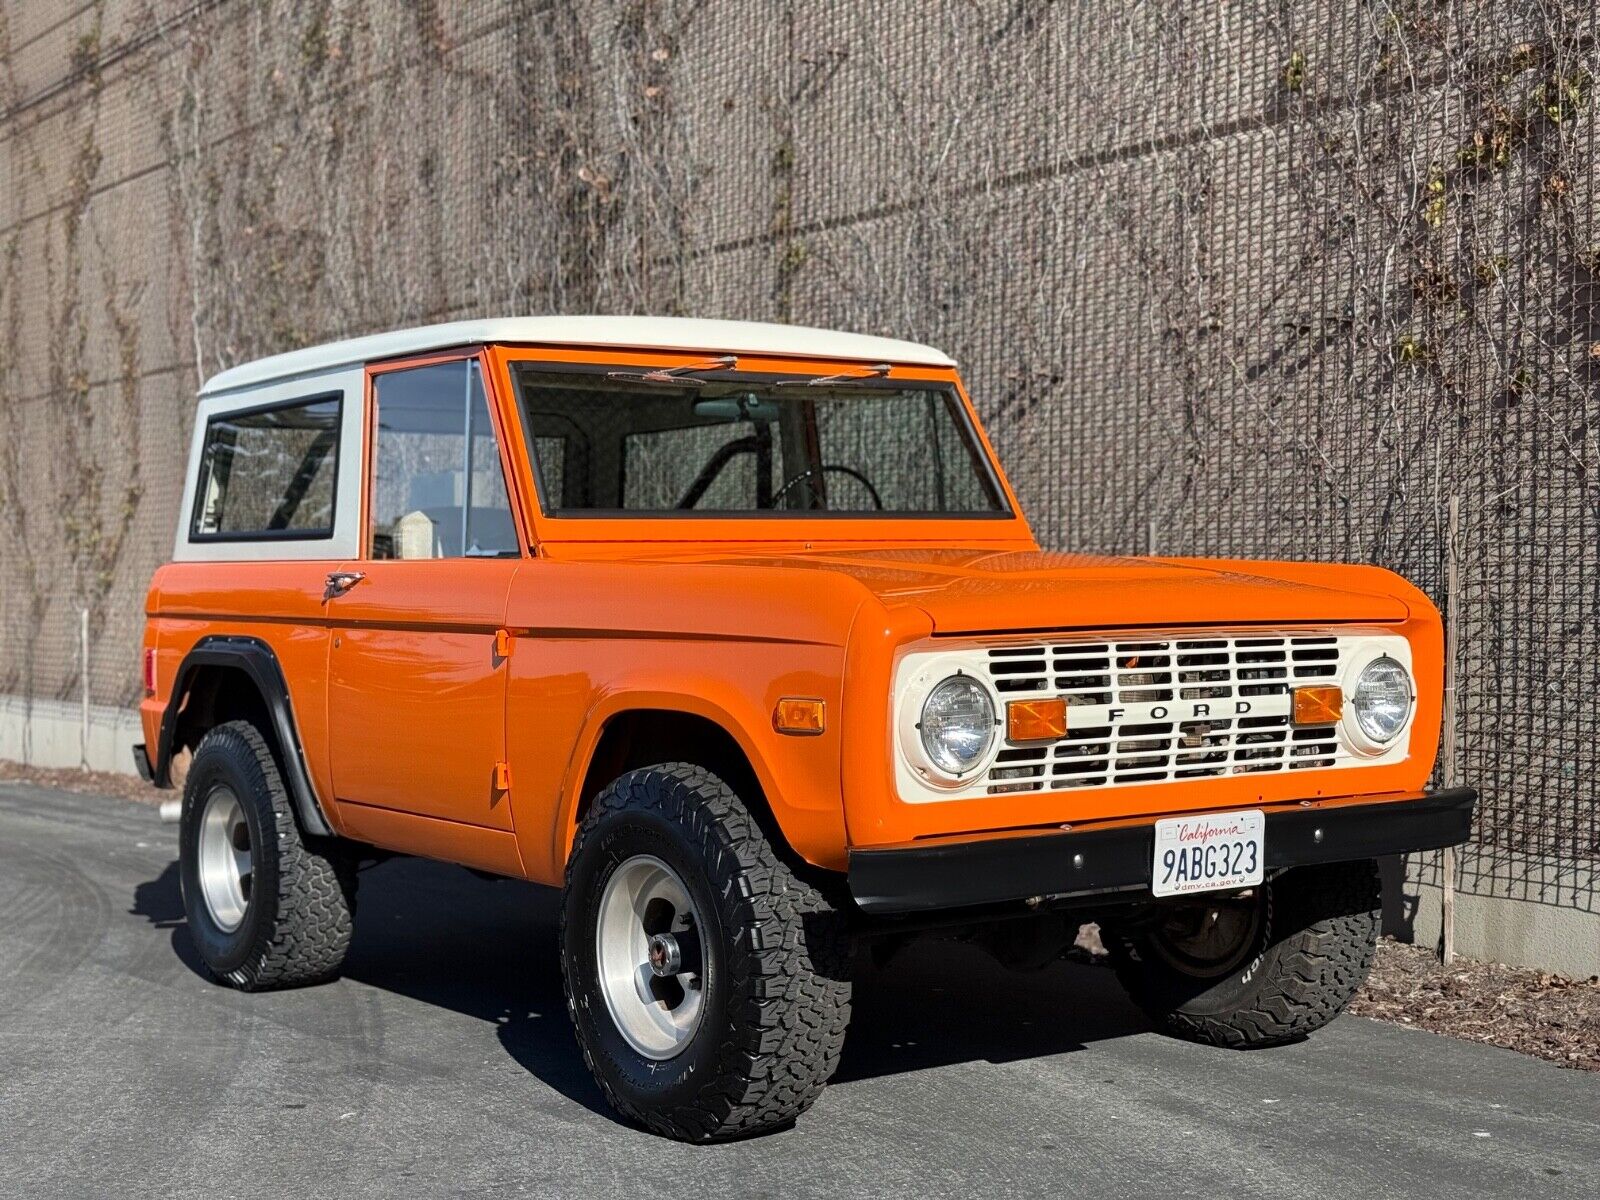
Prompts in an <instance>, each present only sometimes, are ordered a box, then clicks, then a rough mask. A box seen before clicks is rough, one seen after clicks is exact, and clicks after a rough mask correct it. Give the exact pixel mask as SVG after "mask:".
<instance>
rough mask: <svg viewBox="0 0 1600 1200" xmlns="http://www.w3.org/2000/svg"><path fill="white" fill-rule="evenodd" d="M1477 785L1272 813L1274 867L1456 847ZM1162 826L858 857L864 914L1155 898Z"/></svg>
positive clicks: (854, 872)
mask: <svg viewBox="0 0 1600 1200" xmlns="http://www.w3.org/2000/svg"><path fill="white" fill-rule="evenodd" d="M1477 799H1478V792H1477V789H1475V788H1451V789H1449V790H1448V791H1441V792H1423V793H1417V794H1415V795H1410V796H1405V797H1395V798H1393V799H1388V800H1383V801H1379V802H1377V803H1373V804H1337V805H1327V804H1326V803H1324V802H1317V803H1316V804H1314V805H1313V806H1311V807H1293V808H1279V809H1269V810H1267V818H1266V870H1267V872H1268V873H1269V874H1270V873H1271V872H1273V871H1278V870H1282V869H1283V868H1285V867H1303V866H1309V865H1311V864H1313V863H1330V862H1350V861H1353V860H1355V859H1361V858H1376V857H1378V856H1379V855H1382V854H1405V853H1410V852H1412V851H1416V850H1437V849H1439V848H1440V847H1442V846H1456V845H1459V844H1460V843H1462V842H1464V841H1466V840H1467V836H1468V835H1469V834H1470V833H1471V832H1472V809H1473V805H1474V804H1475V803H1476V802H1477ZM1154 854H1155V826H1154V824H1142V825H1121V826H1115V827H1113V828H1109V829H1094V828H1089V829H1083V830H1071V831H1052V832H1050V833H1033V834H1019V835H1012V836H1004V837H986V838H978V839H969V840H966V841H938V842H928V843H926V844H922V845H910V846H897V847H893V848H890V849H883V850H852V851H851V852H850V876H849V878H850V891H851V894H852V895H853V896H854V897H855V901H856V903H857V904H858V905H860V907H861V909H862V910H863V911H864V912H868V913H874V914H876V913H910V912H927V911H930V910H933V909H947V908H973V907H979V906H982V905H989V904H1004V903H1006V902H1007V901H1016V900H1028V899H1032V898H1034V897H1043V898H1046V899H1049V898H1057V897H1068V896H1094V895H1097V894H1100V893H1108V892H1129V893H1136V892H1139V891H1144V892H1146V893H1147V894H1148V891H1149V886H1150V865H1151V860H1152V858H1153V857H1154Z"/></svg>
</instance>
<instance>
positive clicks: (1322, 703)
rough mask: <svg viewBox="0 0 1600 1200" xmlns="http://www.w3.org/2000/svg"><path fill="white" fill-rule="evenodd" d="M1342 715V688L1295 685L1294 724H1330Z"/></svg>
mask: <svg viewBox="0 0 1600 1200" xmlns="http://www.w3.org/2000/svg"><path fill="white" fill-rule="evenodd" d="M1342 716H1344V690H1343V689H1342V688H1337V687H1327V686H1319V687H1297V688H1295V690H1294V723H1295V724H1296V725H1332V724H1333V723H1334V722H1335V721H1337V720H1338V719H1339V718H1340V717H1342Z"/></svg>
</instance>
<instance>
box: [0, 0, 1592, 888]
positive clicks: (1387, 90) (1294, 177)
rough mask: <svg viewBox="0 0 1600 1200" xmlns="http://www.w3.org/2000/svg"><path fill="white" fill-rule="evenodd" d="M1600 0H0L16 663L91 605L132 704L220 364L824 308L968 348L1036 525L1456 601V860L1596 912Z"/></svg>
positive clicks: (835, 319) (38, 673)
mask: <svg viewBox="0 0 1600 1200" xmlns="http://www.w3.org/2000/svg"><path fill="white" fill-rule="evenodd" d="M1595 25H1596V16H1595V12H1594V10H1593V8H1592V6H1590V5H1587V4H1579V3H1568V2H1562V0H1511V2H1504V3H1501V2H1489V0H1480V2H1475V3H1467V2H1461V0H1362V2H1361V3H1356V4H1350V3H1343V2H1333V0H1309V2H1305V3H1288V2H1284V3H1266V2H1262V3H1250V2H1248V0H1240V2H1238V3H1219V4H1207V5H1194V4H1187V3H1176V2H1174V3H1149V4H1136V5H1135V4H1125V5H1116V4H1089V3H1082V2H1072V0H1057V2H1055V3H1051V2H1049V0H992V2H982V0H891V2H887V3H883V4H875V5H860V4H852V3H843V2H834V3H825V2H822V0H812V2H802V0H771V2H769V3H765V4H760V5H746V4H734V3H731V2H725V3H716V2H707V0H615V2H602V0H583V2H580V3H554V2H540V0H481V2H475V3H466V4H457V5H448V6H447V5H441V4H437V3H415V4H399V3H391V4H368V3H359V2H357V0H299V2H297V3H289V2H287V0H209V2H204V0H203V2H193V0H138V2H136V0H126V2H122V3H117V2H113V0H100V2H88V3H83V4H79V5H74V6H72V9H71V10H70V11H68V12H59V11H56V10H55V9H54V8H52V7H51V6H41V5H35V4H26V3H22V2H20V0H0V109H3V111H4V113H5V116H4V119H3V121H0V156H3V159H4V166H3V168H0V178H4V179H5V180H6V183H5V185H4V188H3V189H0V204H3V205H4V209H3V210H0V397H3V399H0V607H3V620H0V691H3V692H6V693H9V694H13V695H30V696H38V697H44V698H49V699H53V700H60V701H67V700H70V699H71V698H73V697H74V696H75V695H76V694H77V689H78V686H79V666H78V653H77V638H78V636H79V630H78V625H77V620H78V618H77V617H76V614H77V612H78V611H79V610H80V609H87V610H88V611H89V612H90V625H91V638H92V640H93V642H94V644H95V646H96V647H97V650H96V653H95V655H94V656H93V657H92V660H91V692H92V695H93V698H94V700H95V702H96V703H97V704H113V705H126V704H128V703H130V702H131V701H132V700H133V699H134V697H135V695H136V691H137V669H136V663H135V661H134V659H135V647H136V639H137V631H138V627H139V622H140V609H141V600H142V595H143V587H144V582H145V580H146V579H147V578H148V575H149V572H150V570H151V569H152V568H153V567H154V565H155V564H156V563H158V562H159V561H161V559H162V558H163V557H164V556H165V554H166V553H167V550H168V546H169V544H170V536H171V529H172V524H173V516H174V512H175V509H176V505H177V495H178V491H179V488H180V486H181V479H180V476H181V472H182V464H183V458H184V452H185V448H186V444H187V442H186V439H187V434H188V429H189V419H190V417H189V414H190V411H191V403H192V402H191V397H192V395H193V391H194V388H195V386H196V384H197V382H198V380H199V379H200V378H201V377H203V376H205V375H207V374H209V373H211V372H212V371H214V370H216V369H219V368H221V367H223V366H226V365H230V364H232V363H235V362H238V361H241V360H243V359H247V358H250V357H254V356H256V355H259V354H263V353H269V352H273V351H277V350H281V349H285V348H289V347H292V346H296V345H300V344H303V343H307V342H312V341H317V340H322V339H324V338H328V337H334V336H342V335H347V334H354V333H359V332H365V331H370V330H375V329H381V328H389V327H394V326H398V325H403V324H408V323H416V322H421V321H429V320H442V319H450V318H455V317H461V316H468V315H476V314H489V313H510V312H584V311H602V312H652V313H683V314H691V315H704V316H726V317H747V318H758V319H768V320H780V321H793V322H800V323H809V324H819V325H835V326H840V327H844V328H853V329H860V330H864V331H869V332H882V333H888V334H894V335H899V336H905V337H911V338H920V339H925V340H928V341H931V342H934V343H936V344H938V345H941V346H943V347H945V348H946V349H948V350H950V351H951V352H952V353H954V354H955V355H956V356H957V357H958V358H959V359H960V360H961V361H962V362H963V365H964V368H965V370H966V372H967V374H968V378H969V380H970V382H971V384H972V387H973V391H974V394H975V397H976V399H977V401H978V404H979V406H980V408H981V409H982V411H983V414H984V416H985V418H986V420H987V422H988V423H989V425H990V428H991V431H992V433H993V435H994V437H995V440H996V442H997V444H998V446H999V449H1000V451H1001V454H1002V456H1003V458H1004V460H1005V462H1006V464H1007V467H1008V470H1009V472H1010V474H1011V476H1012V479H1013V481H1014V483H1015V484H1016V485H1017V487H1018V490H1019V492H1020V493H1021V496H1022V498H1023V501H1024V503H1025V505H1026V507H1027V509H1028V511H1029V513H1030V515H1031V517H1032V519H1033V521H1034V524H1035V528H1036V530H1037V532H1038V534H1039V536H1040V539H1041V541H1043V542H1044V543H1045V544H1047V545H1051V546H1061V547H1068V548H1072V549H1094V550H1109V551H1114V552H1122V553H1142V552H1145V551H1148V550H1152V549H1153V550H1155V551H1157V552H1161V553H1183V554H1203V555H1224V556H1230V557H1252V556H1258V557H1287V558H1305V559H1334V560H1356V561H1370V562H1377V563H1381V564H1383V565H1385V566H1389V567H1392V568H1394V569H1396V570H1399V571H1401V572H1403V573H1404V574H1406V575H1408V576H1409V577H1411V578H1412V579H1414V580H1415V581H1417V582H1418V583H1419V584H1420V585H1421V586H1422V587H1424V588H1425V589H1427V590H1428V591H1429V592H1430V593H1431V594H1432V595H1433V596H1434V597H1435V598H1436V599H1437V600H1439V601H1440V603H1441V604H1445V603H1449V604H1452V605H1454V606H1455V610H1456V614H1457V620H1458V624H1459V628H1460V632H1461V640H1460V650H1459V659H1458V665H1459V673H1460V680H1461V692H1460V715H1459V720H1458V726H1457V744H1458V746H1459V751H1458V762H1457V763H1456V764H1455V768H1456V773H1457V774H1458V775H1459V777H1460V778H1462V779H1463V780H1465V781H1469V782H1472V783H1475V784H1477V785H1479V786H1480V787H1481V788H1482V789H1483V795H1484V802H1483V810H1482V817H1481V820H1480V823H1479V830H1478V835H1477V842H1476V843H1475V845H1474V846H1473V847H1471V848H1470V850H1469V852H1468V853H1467V854H1466V855H1465V857H1464V861H1463V865H1462V880H1461V884H1462V886H1463V887H1464V888H1465V889H1466V890H1468V891H1475V892H1480V893H1483V894H1494V895H1504V896H1512V897H1516V898H1519V899H1523V900H1530V901H1535V902H1538V903H1543V904H1551V905H1558V906H1563V907H1573V908H1578V909H1582V910H1585V911H1589V912H1593V911H1597V909H1600V896H1597V894H1596V890H1595V883H1594V878H1595V875H1594V870H1593V869H1594V863H1595V861H1596V859H1597V858H1600V807H1597V805H1596V802H1595V799H1594V794H1593V793H1594V781H1595V779H1596V776H1597V767H1600V763H1597V751H1596V746H1597V744H1600V718H1597V716H1596V705H1595V703H1594V695H1595V693H1596V691H1597V685H1600V678H1597V667H1596V663H1597V661H1600V660H1597V656H1596V651H1597V649H1600V648H1597V646H1596V640H1597V630H1596V611H1597V603H1596V602H1597V599H1600V597H1597V594H1596V593H1597V588H1600V564H1597V562H1596V549H1595V547H1596V538H1597V534H1600V528H1597V526H1600V504H1597V496H1600V493H1597V490H1596V480H1595V475H1594V473H1595V469H1596V467H1597V466H1600V445H1597V431H1600V423H1597V416H1600V413H1597V395H1600V390H1597V389H1600V307H1597V306H1600V291H1597V287H1600V284H1597V272H1600V226H1597V218H1600V199H1597V191H1596V189H1597V184H1600V167H1597V159H1596V144H1595V143H1596V106H1595V103H1594V99H1593V89H1594V78H1595V74H1596V71H1597V69H1600V64H1597V61H1596V60H1597V50H1596V45H1595V33H1596V28H1595ZM1451 497H1458V498H1459V504H1460V512H1461V530H1460V535H1459V541H1458V547H1457V548H1458V552H1459V556H1460V557H1459V577H1460V580H1461V586H1460V589H1459V592H1460V594H1459V595H1456V596H1446V595H1445V594H1444V590H1445V589H1444V581H1445V571H1444V564H1445V560H1446V554H1447V547H1446V538H1445V513H1446V511H1447V507H1448V504H1449V501H1450V498H1451Z"/></svg>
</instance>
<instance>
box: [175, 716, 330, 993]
mask: <svg viewBox="0 0 1600 1200" xmlns="http://www.w3.org/2000/svg"><path fill="white" fill-rule="evenodd" d="M178 846H179V855H178V857H179V878H180V880H181V882H182V885H183V906H184V911H185V913H186V914H187V916H188V919H189V934H190V937H191V939H192V940H193V941H194V944H195V948H196V949H197V950H198V951H199V952H200V958H201V960H202V961H203V962H204V963H205V965H206V967H207V969H208V970H210V972H211V973H212V974H213V975H214V976H216V978H217V979H219V980H220V981H222V982H224V983H227V984H230V985H232V986H233V987H237V988H242V989H244V990H245V991H262V990H266V989H269V988H284V987H298V986H301V985H304V984H310V983H320V982H322V981H323V980H326V979H331V978H333V977H334V976H335V975H337V974H338V972H339V968H340V966H341V965H342V964H343V962H344V956H345V952H346V951H347V950H348V949H349V947H350V936H351V931H352V929H353V926H354V916H355V886H356V885H355V869H354V867H355V864H354V862H353V861H351V859H350V858H349V856H348V855H346V854H345V853H344V852H343V850H342V848H341V847H339V846H338V845H336V844H333V843H327V842H320V841H319V842H308V841H307V840H306V838H305V837H303V836H302V834H301V832H300V827H299V825H298V824H297V823H296V821H295V818H294V812H293V810H292V808H291V806H290V803H289V796H288V793H287V791H286V790H285V789H284V785H283V779H282V776H281V775H280V774H279V772H278V764H277V762H276V760H275V759H274V758H273V757H272V751H271V749H270V748H269V747H268V746H267V743H266V739H264V738H263V737H262V736H261V732H260V730H258V729H257V728H256V727H255V726H254V725H252V724H250V723H249V722H247V721H230V722H228V723H227V724H224V725H219V726H217V727H216V728H215V729H213V730H211V731H210V732H209V733H207V734H206V736H205V738H204V739H203V740H202V741H201V743H200V746H199V748H198V749H197V750H196V751H195V755H194V762H193V763H192V764H191V766H190V768H189V774H188V778H187V779H186V780H185V783H184V794H183V812H182V817H181V825H180V827H179V835H178Z"/></svg>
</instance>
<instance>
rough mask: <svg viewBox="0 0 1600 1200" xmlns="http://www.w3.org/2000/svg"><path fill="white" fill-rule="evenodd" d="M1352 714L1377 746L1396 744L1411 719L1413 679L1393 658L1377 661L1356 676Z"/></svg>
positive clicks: (1351, 704)
mask: <svg viewBox="0 0 1600 1200" xmlns="http://www.w3.org/2000/svg"><path fill="white" fill-rule="evenodd" d="M1350 708H1351V711H1353V712H1354V713H1355V718H1356V724H1357V725H1359V726H1360V727H1361V732H1362V733H1364V734H1366V735H1367V736H1368V737H1369V738H1371V739H1372V740H1373V741H1374V742H1380V743H1381V742H1392V741H1394V739H1395V736H1396V735H1397V734H1399V732H1400V731H1401V730H1402V729H1404V728H1405V724H1406V718H1407V717H1408V716H1410V715H1411V676H1410V675H1408V674H1406V669H1405V668H1404V667H1402V666H1401V665H1400V664H1399V663H1398V662H1397V661H1395V660H1394V659H1392V658H1389V657H1387V656H1386V657H1384V658H1375V659H1373V660H1372V661H1371V662H1369V663H1368V664H1367V665H1366V666H1365V667H1363V668H1362V670H1361V674H1360V675H1358V676H1356V687H1355V694H1354V695H1353V696H1352V697H1351V699H1350Z"/></svg>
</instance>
